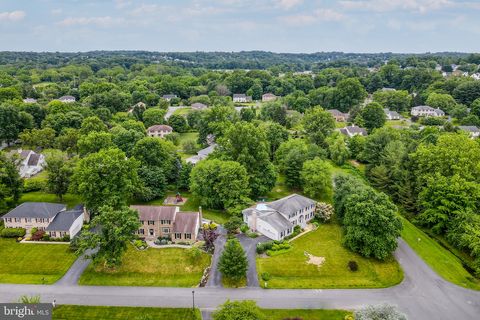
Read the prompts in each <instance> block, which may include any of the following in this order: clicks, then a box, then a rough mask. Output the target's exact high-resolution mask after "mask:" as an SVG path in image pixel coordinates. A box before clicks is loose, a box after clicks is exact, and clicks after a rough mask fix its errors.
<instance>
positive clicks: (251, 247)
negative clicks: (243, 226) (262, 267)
mask: <svg viewBox="0 0 480 320" xmlns="http://www.w3.org/2000/svg"><path fill="white" fill-rule="evenodd" d="M237 238H238V240H239V241H240V244H241V245H242V247H243V250H245V253H246V255H247V259H248V271H247V287H260V284H259V283H258V276H257V263H256V258H257V243H259V242H266V241H269V240H270V239H268V238H267V237H265V236H259V237H257V238H249V237H248V236H247V235H245V234H243V233H242V234H239V235H237Z"/></svg>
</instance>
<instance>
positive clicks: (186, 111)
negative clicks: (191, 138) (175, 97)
mask: <svg viewBox="0 0 480 320" xmlns="http://www.w3.org/2000/svg"><path fill="white" fill-rule="evenodd" d="M190 112H192V108H180V109H177V110H175V112H173V114H175V115H179V116H186V115H187V114H189V113H190Z"/></svg>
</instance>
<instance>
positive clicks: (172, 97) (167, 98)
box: [162, 94, 177, 102]
mask: <svg viewBox="0 0 480 320" xmlns="http://www.w3.org/2000/svg"><path fill="white" fill-rule="evenodd" d="M162 98H163V99H165V100H167V101H169V102H170V100H172V99H175V98H177V95H176V94H165V95H163V96H162Z"/></svg>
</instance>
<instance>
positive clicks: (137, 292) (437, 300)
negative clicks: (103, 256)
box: [0, 240, 480, 320]
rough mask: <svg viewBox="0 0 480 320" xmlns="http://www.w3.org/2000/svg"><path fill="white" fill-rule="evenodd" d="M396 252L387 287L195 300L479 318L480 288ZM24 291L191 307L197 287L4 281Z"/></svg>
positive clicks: (257, 292)
mask: <svg viewBox="0 0 480 320" xmlns="http://www.w3.org/2000/svg"><path fill="white" fill-rule="evenodd" d="M395 256H396V257H397V259H398V261H399V262H400V263H401V265H402V266H403V270H404V273H405V279H404V281H403V282H402V283H401V284H400V285H398V286H395V287H391V288H386V289H332V290H322V289H320V290H304V289H298V290H294V289H284V290H273V289H268V290H264V289H260V288H243V289H227V288H212V287H210V288H208V287H206V288H195V289H194V290H195V304H196V306H197V307H200V308H201V309H202V310H205V309H212V308H216V307H217V306H218V305H219V304H221V303H223V302H224V301H225V300H226V299H235V300H243V299H253V300H256V301H257V302H258V304H259V306H260V307H263V308H287V309H288V308H289V309H295V308H318V309H320V308H324V309H333V308H336V309H338V308H341V309H355V308H359V307H361V306H364V305H367V304H378V303H383V302H386V303H390V304H395V305H398V306H399V308H400V309H401V310H402V311H403V312H405V313H406V314H407V315H408V316H409V318H410V319H421V320H423V319H435V320H443V319H445V320H452V319H453V320H462V319H478V315H479V314H480V292H478V291H472V290H468V289H464V288H461V287H458V286H456V285H454V284H451V283H448V282H446V281H444V280H443V279H441V278H440V277H439V276H438V275H437V274H435V273H434V272H433V271H432V270H431V269H430V268H429V267H428V266H427V265H426V264H425V263H424V262H423V260H421V259H420V258H419V257H418V256H417V255H416V254H415V252H414V251H413V250H412V249H411V248H410V247H409V246H408V245H407V244H406V243H405V242H404V241H403V240H400V241H399V248H398V249H397V251H396V252H395ZM23 294H28V295H32V294H40V295H41V297H42V301H44V302H51V301H52V300H53V299H54V298H55V299H56V300H57V303H58V304H77V305H111V306H155V307H186V308H188V307H190V306H191V303H192V288H159V287H101V286H74V285H65V286H55V285H54V286H48V285H15V284H0V302H13V301H16V300H17V299H18V297H19V296H21V295H23Z"/></svg>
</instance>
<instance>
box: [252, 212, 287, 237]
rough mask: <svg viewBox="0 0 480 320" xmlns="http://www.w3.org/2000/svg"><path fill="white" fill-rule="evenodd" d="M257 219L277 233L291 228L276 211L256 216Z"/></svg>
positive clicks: (285, 219)
mask: <svg viewBox="0 0 480 320" xmlns="http://www.w3.org/2000/svg"><path fill="white" fill-rule="evenodd" d="M258 218H259V219H261V220H263V221H265V222H266V223H268V224H269V225H271V226H272V227H273V228H275V230H277V231H278V232H282V231H284V230H286V229H289V228H292V227H293V224H292V223H291V222H290V221H288V219H287V218H285V217H284V216H283V215H282V214H280V212H278V211H267V212H264V213H263V214H261V215H258Z"/></svg>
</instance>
